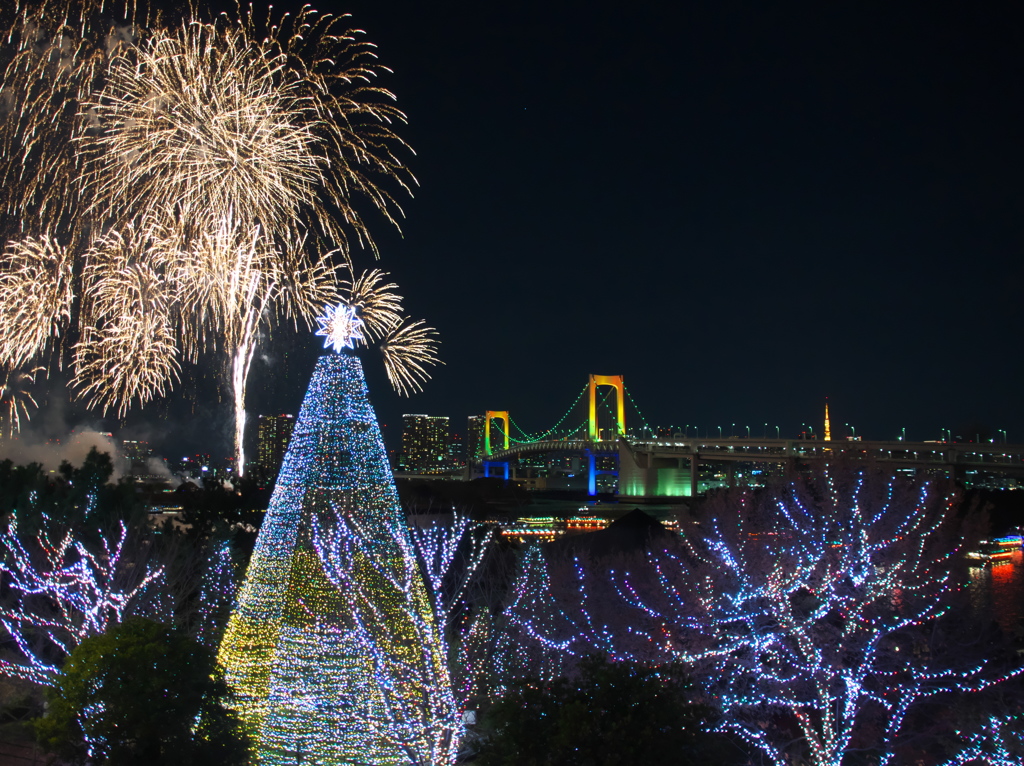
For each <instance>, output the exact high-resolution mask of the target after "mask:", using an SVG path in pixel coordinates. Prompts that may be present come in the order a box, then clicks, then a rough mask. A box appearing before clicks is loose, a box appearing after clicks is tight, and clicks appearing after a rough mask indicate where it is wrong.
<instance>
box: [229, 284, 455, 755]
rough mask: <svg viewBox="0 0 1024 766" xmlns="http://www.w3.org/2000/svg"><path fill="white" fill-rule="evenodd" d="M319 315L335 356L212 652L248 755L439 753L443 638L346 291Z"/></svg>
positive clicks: (303, 414) (443, 729)
mask: <svg viewBox="0 0 1024 766" xmlns="http://www.w3.org/2000/svg"><path fill="white" fill-rule="evenodd" d="M366 310H367V313H368V315H369V316H371V317H372V315H373V310H372V308H367V309H366ZM320 322H321V325H322V328H321V330H320V334H322V335H325V336H326V337H327V344H328V346H332V347H333V348H334V349H335V351H337V352H338V353H332V354H326V355H324V356H322V357H321V358H320V359H319V361H318V362H317V366H316V369H315V371H314V372H313V377H312V379H311V381H310V384H309V389H308V391H307V393H306V398H305V400H304V402H303V404H302V409H301V410H300V412H299V417H298V420H297V421H296V425H295V430H294V432H293V435H292V439H291V442H290V444H289V447H288V451H287V454H286V455H285V459H284V463H283V465H282V467H281V472H280V474H279V476H278V479H277V484H276V486H275V489H274V494H273V496H272V498H271V501H270V507H269V509H268V511H267V516H266V518H265V520H264V523H263V527H262V529H261V530H260V536H259V539H258V541H257V544H256V549H255V551H254V553H253V557H252V560H251V562H250V564H249V569H248V572H247V574H246V578H245V582H244V583H243V586H242V589H241V591H240V594H239V599H238V603H237V606H236V609H235V612H234V613H233V614H232V616H231V619H230V621H229V623H228V627H227V630H226V633H225V637H224V639H223V641H222V643H221V649H220V660H221V663H222V665H223V667H224V670H225V676H226V679H227V681H228V683H229V684H230V685H231V686H232V687H233V688H234V690H235V692H236V694H237V695H238V698H239V708H240V710H239V712H240V713H241V715H242V716H243V718H244V719H245V720H246V721H247V723H248V724H249V726H250V727H251V729H252V731H253V733H254V735H255V743H256V744H255V747H256V751H257V752H256V754H255V755H256V761H257V762H258V763H259V764H261V766H265V765H268V764H295V763H318V764H339V765H340V764H367V765H370V764H373V765H374V766H384V765H385V764H448V763H452V762H454V755H455V746H456V744H457V731H458V727H459V715H458V709H457V706H456V704H455V701H454V698H453V695H452V691H451V685H450V682H449V677H448V670H447V665H446V657H445V654H446V653H445V645H444V638H443V635H442V631H441V628H440V626H439V624H438V622H437V620H436V618H435V615H434V612H433V608H432V605H431V601H430V597H429V595H428V591H427V588H426V585H425V583H424V581H423V578H422V575H421V573H420V571H419V569H418V565H417V562H416V559H415V552H414V550H413V547H412V545H411V544H410V540H409V533H408V529H407V527H406V522H405V517H404V514H403V513H402V511H401V507H400V506H399V502H398V494H397V491H396V489H395V485H394V480H393V478H392V476H391V471H390V468H389V466H388V462H387V458H386V454H385V449H384V442H383V439H382V438H381V433H380V428H379V426H378V423H377V419H376V416H375V414H374V411H373V408H372V407H371V405H370V402H369V399H368V396H367V389H366V383H365V381H364V378H363V371H362V365H361V362H360V360H359V358H358V357H357V356H355V355H354V354H352V353H351V352H350V351H349V350H348V349H350V348H351V347H352V346H353V344H355V343H357V342H359V341H361V340H362V339H363V338H362V335H363V332H364V325H363V322H362V320H361V319H360V317H359V316H358V315H357V309H356V308H354V307H353V305H350V304H341V305H340V306H338V307H331V308H330V309H329V310H328V311H327V313H326V316H325V317H323V318H322V319H321V320H320ZM370 325H371V321H370V318H369V317H368V318H367V322H366V328H365V329H368V328H369V326H370Z"/></svg>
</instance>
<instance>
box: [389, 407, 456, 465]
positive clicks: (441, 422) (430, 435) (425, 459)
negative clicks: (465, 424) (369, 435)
mask: <svg viewBox="0 0 1024 766" xmlns="http://www.w3.org/2000/svg"><path fill="white" fill-rule="evenodd" d="M398 466H399V468H400V469H401V470H403V471H410V472H412V473H441V472H442V471H444V470H446V469H448V468H450V467H451V466H450V461H449V457H448V418H446V417H438V416H431V415H402V456H401V458H399V461H398Z"/></svg>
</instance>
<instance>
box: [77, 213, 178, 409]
mask: <svg viewBox="0 0 1024 766" xmlns="http://www.w3.org/2000/svg"><path fill="white" fill-rule="evenodd" d="M151 238H152V232H151V230H150V229H149V228H148V227H145V226H143V227H139V228H136V227H128V228H127V230H126V232H125V233H123V234H122V233H120V232H112V233H111V234H108V235H107V236H104V237H100V238H99V239H98V240H97V241H96V242H95V243H94V245H93V247H92V248H90V250H89V252H88V253H87V257H86V262H87V264H88V265H87V266H86V269H85V273H84V274H83V278H82V279H83V283H84V285H85V290H84V299H83V303H84V305H83V308H82V311H81V313H82V316H83V317H84V318H85V319H86V321H87V324H86V325H85V327H84V328H83V331H82V333H81V338H80V340H79V341H78V343H77V344H76V346H75V369H76V381H75V383H76V386H77V387H78V396H79V397H80V398H84V399H86V400H87V401H88V403H89V405H90V406H92V407H97V408H99V409H101V410H102V411H103V412H104V413H106V412H107V411H108V410H116V411H117V414H118V415H119V416H123V415H124V414H125V413H126V412H127V411H128V409H130V407H131V406H132V405H133V404H135V403H138V404H139V405H144V404H146V402H148V401H150V400H152V399H153V398H154V397H156V396H163V395H164V394H166V393H167V391H169V390H170V388H171V387H172V386H173V385H174V383H175V382H177V380H178V376H179V373H180V364H179V362H178V343H177V337H176V335H175V331H174V323H173V314H172V307H173V305H174V301H175V297H176V296H175V294H174V292H173V286H172V285H169V284H168V282H167V280H166V278H165V277H164V275H163V274H161V273H160V272H159V271H158V270H157V269H155V268H154V267H153V264H152V263H151V258H150V257H149V253H150V246H151Z"/></svg>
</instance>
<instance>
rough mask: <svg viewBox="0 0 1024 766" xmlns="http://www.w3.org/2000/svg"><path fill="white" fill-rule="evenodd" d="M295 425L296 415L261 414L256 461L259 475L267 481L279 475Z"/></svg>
mask: <svg viewBox="0 0 1024 766" xmlns="http://www.w3.org/2000/svg"><path fill="white" fill-rule="evenodd" d="M294 427H295V416H294V415H260V420H259V427H258V430H257V437H256V439H257V441H256V462H257V466H258V470H259V475H260V477H261V478H262V479H264V480H265V481H273V480H274V479H275V478H276V477H277V472H278V470H279V469H280V468H281V461H282V460H284V453H285V451H286V450H287V449H288V442H289V441H291V438H292V428H294Z"/></svg>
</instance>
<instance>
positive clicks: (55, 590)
mask: <svg viewBox="0 0 1024 766" xmlns="http://www.w3.org/2000/svg"><path fill="white" fill-rule="evenodd" d="M139 543H140V540H139V533H138V532H136V531H133V530H131V529H130V528H129V527H128V525H126V524H125V523H124V522H121V523H120V524H119V525H118V526H117V528H116V531H114V532H113V533H112V534H110V535H100V537H99V542H98V544H96V545H89V544H86V542H85V541H83V540H82V539H81V538H80V537H79V536H77V535H76V534H75V533H74V531H73V530H72V529H71V528H70V527H68V526H66V525H64V524H60V523H58V522H55V521H53V520H52V519H51V518H50V517H49V516H48V515H46V514H43V515H42V518H41V524H40V532H39V534H38V535H37V536H36V537H34V538H31V539H29V540H23V539H22V538H21V537H20V536H19V535H18V530H17V519H16V517H15V518H12V519H11V521H10V523H9V525H8V527H7V528H6V529H5V530H4V531H3V532H0V549H2V552H3V558H2V559H0V572H3V574H4V580H5V585H6V586H7V588H8V591H7V595H6V597H5V599H4V604H3V608H2V610H0V625H2V626H3V632H4V633H5V634H6V636H7V637H9V638H10V640H12V641H13V642H14V644H15V646H17V649H18V657H17V658H16V659H7V658H4V659H0V673H3V674H5V675H8V676H12V677H14V678H21V679H24V680H27V681H31V682H33V683H37V684H42V685H46V686H52V685H53V684H54V683H55V681H56V678H57V675H58V673H59V672H60V665H61V663H62V662H63V660H64V659H65V658H66V657H67V656H68V655H69V654H70V653H71V651H72V650H73V649H74V648H75V647H76V646H77V645H78V644H79V643H80V642H81V641H82V640H83V639H84V638H87V637H89V636H95V635H99V634H101V633H103V632H104V631H106V629H107V627H108V626H109V625H111V624H114V623H117V622H120V621H121V620H123V619H124V618H125V617H127V616H129V615H132V614H139V613H143V612H145V611H146V610H147V607H148V606H150V605H151V604H152V599H153V598H154V597H155V596H156V594H157V592H158V590H159V586H160V585H161V581H162V579H163V577H164V568H163V567H162V566H158V565H156V564H155V563H154V562H152V561H150V560H149V559H148V552H147V550H146V548H147V546H146V545H144V544H139Z"/></svg>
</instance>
